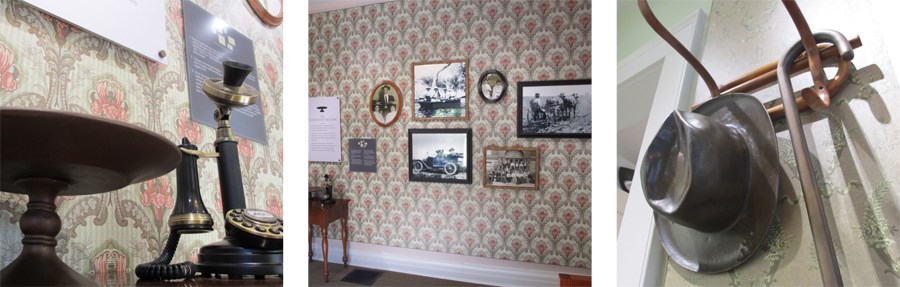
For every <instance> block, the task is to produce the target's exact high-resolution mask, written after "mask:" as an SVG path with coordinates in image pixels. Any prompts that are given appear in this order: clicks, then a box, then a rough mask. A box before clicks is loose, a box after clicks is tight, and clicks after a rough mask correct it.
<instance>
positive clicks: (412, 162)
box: [408, 129, 472, 183]
mask: <svg viewBox="0 0 900 287" xmlns="http://www.w3.org/2000/svg"><path fill="white" fill-rule="evenodd" d="M408 140H409V181H423V182H444V183H472V169H471V166H472V129H409V137H408Z"/></svg>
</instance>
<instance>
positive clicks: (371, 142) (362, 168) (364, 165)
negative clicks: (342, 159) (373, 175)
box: [347, 139, 377, 172]
mask: <svg viewBox="0 0 900 287" xmlns="http://www.w3.org/2000/svg"><path fill="white" fill-rule="evenodd" d="M349 142H350V143H349V146H350V149H349V150H348V155H347V157H348V158H350V159H349V160H350V171H352V172H376V171H377V162H376V160H377V156H376V154H375V153H376V151H375V139H350V140H349Z"/></svg>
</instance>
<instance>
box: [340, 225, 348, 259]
mask: <svg viewBox="0 0 900 287" xmlns="http://www.w3.org/2000/svg"><path fill="white" fill-rule="evenodd" d="M341 241H342V242H343V243H344V258H343V259H344V268H347V217H346V216H345V217H341Z"/></svg>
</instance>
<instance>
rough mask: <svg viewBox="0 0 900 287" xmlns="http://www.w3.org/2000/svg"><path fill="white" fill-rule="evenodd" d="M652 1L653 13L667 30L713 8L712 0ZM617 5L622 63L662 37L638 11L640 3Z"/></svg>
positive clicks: (626, 2) (618, 39)
mask: <svg viewBox="0 0 900 287" xmlns="http://www.w3.org/2000/svg"><path fill="white" fill-rule="evenodd" d="M649 2H650V8H652V9H653V14H654V15H656V18H659V21H660V22H662V23H663V25H665V26H666V27H672V26H673V25H675V24H677V23H678V22H679V21H681V20H682V19H684V18H685V17H687V16H688V15H690V14H691V13H693V12H694V11H697V10H698V9H702V10H703V12H704V13H706V14H707V15H709V10H710V8H711V7H712V0H650V1H649ZM616 4H617V5H616V12H617V13H616V14H617V17H616V54H617V57H616V59H617V60H622V58H625V57H626V56H628V55H630V54H631V53H632V52H634V50H637V49H638V48H640V47H641V46H643V45H644V44H646V43H647V42H650V40H652V39H657V38H659V36H657V35H656V33H655V32H653V30H651V29H650V26H649V25H647V22H645V21H644V17H642V16H641V11H640V10H638V6H637V1H635V0H628V1H625V0H619V1H617V3H616Z"/></svg>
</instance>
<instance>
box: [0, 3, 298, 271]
mask: <svg viewBox="0 0 900 287" xmlns="http://www.w3.org/2000/svg"><path fill="white" fill-rule="evenodd" d="M196 2H197V4H199V5H200V6H201V7H204V8H205V9H207V10H208V11H209V12H210V13H212V14H213V15H216V16H218V17H220V18H222V19H224V20H225V21H226V22H228V23H229V24H231V25H232V26H233V27H234V28H235V29H237V30H238V31H240V32H241V33H243V34H244V35H246V36H248V37H249V38H250V39H252V40H253V42H254V43H255V44H254V49H255V53H256V58H257V61H256V65H257V66H258V67H260V69H259V77H260V89H261V93H262V102H263V113H264V115H265V123H266V128H267V133H268V142H269V144H268V145H262V144H259V143H256V142H251V141H249V140H246V139H240V140H239V149H240V152H241V159H240V162H241V169H242V170H243V171H244V172H243V181H244V186H245V190H246V192H247V194H246V199H247V205H248V206H249V207H256V208H262V209H268V210H273V211H274V212H275V213H276V214H279V215H280V213H281V212H280V211H281V210H282V207H281V205H282V202H281V198H282V197H281V196H282V191H281V187H282V177H283V175H282V153H281V151H282V148H283V141H282V130H283V127H282V117H281V113H280V111H281V105H282V101H281V95H282V89H283V88H282V87H283V86H282V64H281V62H282V59H283V48H282V43H283V40H282V28H281V27H278V28H270V27H268V26H264V25H263V24H262V22H261V21H259V20H258V18H256V15H255V14H253V12H252V10H251V9H250V7H249V6H248V4H247V3H246V1H209V0H198V1H196ZM181 3H182V2H181V0H166V1H165V9H166V13H165V15H166V31H167V32H168V38H167V42H168V49H167V51H166V52H167V54H168V55H169V64H168V65H159V64H156V63H154V62H152V61H149V60H147V59H145V58H143V57H141V56H139V55H138V54H136V53H133V52H131V51H129V50H126V49H124V48H122V47H120V46H117V45H115V44H112V43H110V42H108V41H106V40H104V39H102V38H99V37H97V36H95V35H93V34H91V33H90V32H87V31H82V30H80V29H78V28H77V27H74V26H72V25H69V24H67V23H66V22H64V21H61V20H59V19H56V18H54V17H53V16H50V15H48V14H45V13H42V12H40V11H39V10H37V9H34V8H32V7H31V6H29V5H28V4H25V3H23V2H20V1H18V0H2V1H0V105H2V106H4V107H27V108H39V109H50V110H64V111H71V112H79V113H85V114H91V115H95V116H100V117H105V118H109V119H114V120H118V121H123V122H128V123H131V124H135V125H138V126H141V127H144V128H147V129H149V130H151V131H154V132H156V133H159V134H160V135H163V136H164V137H166V138H169V139H170V140H172V141H173V142H179V140H180V138H182V137H187V138H189V139H190V140H191V141H192V142H194V143H196V144H197V145H198V146H199V147H200V149H201V150H207V151H208V150H214V147H213V141H214V140H215V131H214V130H213V129H212V128H209V127H206V126H203V125H200V124H198V123H196V122H194V121H191V119H190V117H189V106H188V90H187V75H186V68H185V54H184V35H183V28H184V26H183V23H184V21H183V19H182V12H181ZM210 116H212V115H210ZM199 172H200V181H201V182H200V187H201V190H202V194H203V198H204V201H205V204H206V207H207V208H208V209H209V211H210V213H211V214H212V215H213V218H214V220H215V221H216V222H215V223H216V231H214V232H210V233H205V234H197V235H186V236H183V237H182V239H181V242H180V243H179V247H178V252H177V253H176V255H175V259H174V260H173V261H183V260H187V259H194V258H196V253H197V251H198V249H199V247H201V246H203V245H205V244H207V243H211V242H215V241H218V240H219V238H221V237H223V236H224V229H223V228H222V222H221V220H220V218H221V216H222V215H221V213H222V210H221V209H222V207H221V205H222V203H221V196H220V195H219V193H218V192H219V187H218V173H217V168H216V163H215V161H214V160H201V161H200V162H199ZM175 180H176V179H175V171H174V170H173V171H172V172H170V173H169V174H168V175H165V176H162V177H159V178H157V179H153V180H149V181H146V182H142V183H138V184H133V185H131V186H128V187H126V188H123V189H121V190H117V191H113V192H108V193H102V194H96V195H88V196H65V197H60V198H58V199H57V202H56V205H57V211H58V212H59V214H60V217H62V220H63V225H62V231H61V232H60V233H59V236H57V239H58V240H59V245H58V246H57V247H56V249H57V252H58V254H60V257H61V258H62V259H63V261H64V262H66V263H67V264H69V265H70V266H72V267H73V268H74V269H75V270H76V271H79V272H81V273H84V274H87V275H88V276H94V277H95V279H96V280H97V281H99V282H106V281H107V280H108V281H109V282H110V283H115V284H119V285H120V284H125V282H128V280H133V279H129V276H132V275H133V270H134V267H135V266H136V265H137V264H140V263H143V262H147V261H150V260H153V259H154V258H156V256H158V255H159V253H160V251H161V250H162V248H163V247H164V244H165V240H166V238H167V237H168V235H169V228H168V225H167V223H166V220H167V219H168V216H169V214H170V213H171V209H172V207H173V206H174V204H175ZM27 201H28V198H27V196H25V195H18V194H11V193H5V192H3V193H0V229H2V231H3V232H0V234H2V235H0V249H2V252H0V254H2V257H0V265H2V266H6V265H8V264H9V263H10V262H12V260H14V259H15V257H16V256H18V254H19V252H20V251H21V249H22V244H21V242H20V241H21V238H22V233H21V231H20V230H19V226H18V221H19V218H20V217H21V215H22V213H24V212H25V205H26V203H27Z"/></svg>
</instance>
